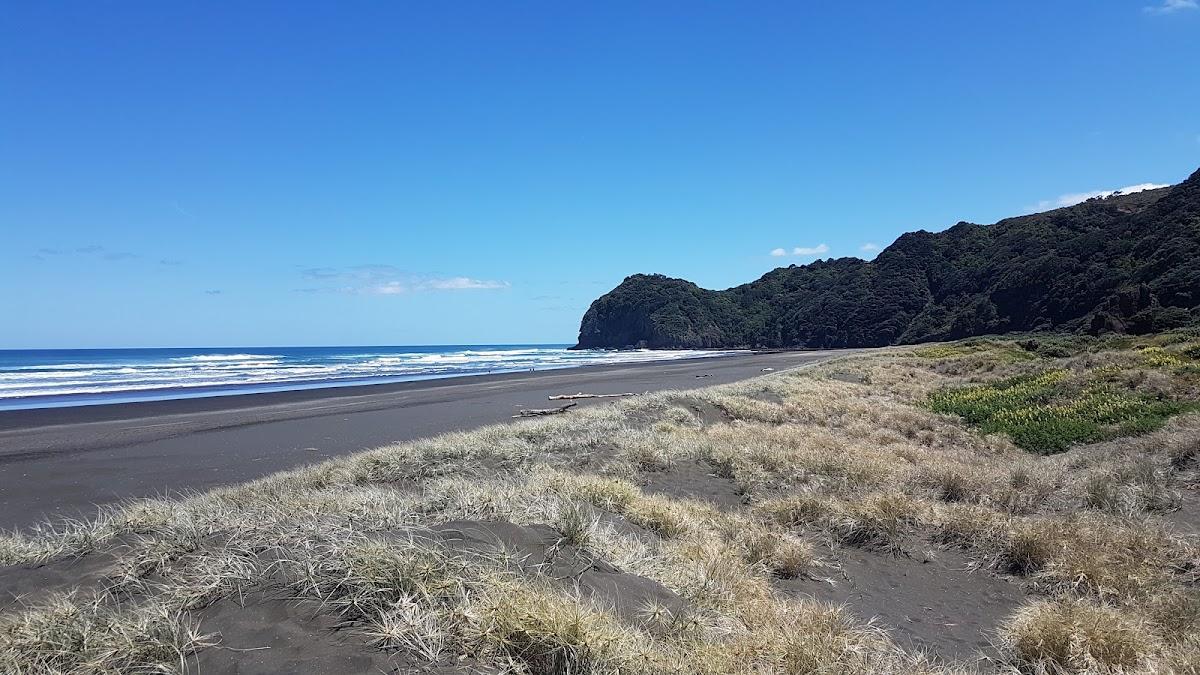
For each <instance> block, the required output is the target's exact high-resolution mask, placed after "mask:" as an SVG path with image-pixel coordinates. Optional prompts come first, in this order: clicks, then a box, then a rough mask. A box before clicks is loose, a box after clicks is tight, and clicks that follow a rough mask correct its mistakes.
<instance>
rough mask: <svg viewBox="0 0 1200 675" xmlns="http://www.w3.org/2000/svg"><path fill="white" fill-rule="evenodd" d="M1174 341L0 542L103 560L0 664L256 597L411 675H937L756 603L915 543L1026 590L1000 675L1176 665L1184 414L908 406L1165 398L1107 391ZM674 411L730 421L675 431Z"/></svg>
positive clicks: (987, 362) (404, 465) (1139, 381)
mask: <svg viewBox="0 0 1200 675" xmlns="http://www.w3.org/2000/svg"><path fill="white" fill-rule="evenodd" d="M994 345H1000V346H999V347H995V346H994ZM1186 347H1187V346H1186V345H1184V346H1180V347H1177V348H1176V347H1168V348H1167V349H1175V350H1176V351H1178V354H1180V355H1177V354H1176V352H1175V351H1172V352H1169V354H1168V356H1170V357H1171V358H1167V357H1164V356H1163V355H1161V354H1157V352H1156V353H1154V354H1151V355H1149V356H1147V355H1145V354H1133V355H1130V354H1120V353H1104V352H1101V353H1096V354H1088V355H1084V356H1077V357H1067V358H1053V359H1047V358H1042V357H1036V358H1034V357H1029V358H1025V357H1023V356H1022V357H1020V358H1018V355H1019V352H1018V351H1017V350H1016V348H1015V347H1012V346H1011V344H1008V343H994V344H993V346H992V347H987V346H985V347H983V348H977V347H971V348H970V349H967V350H957V351H956V350H954V349H951V350H950V351H949V352H946V353H945V354H942V353H941V352H936V353H933V352H927V353H925V355H916V356H914V355H913V354H912V353H911V352H910V351H909V350H889V351H886V352H880V353H876V354H874V355H870V356H865V357H855V358H850V359H843V360H840V361H838V362H835V363H830V364H826V365H823V366H820V367H817V368H810V369H805V370H800V371H795V372H785V373H777V374H773V375H771V376H767V377H763V378H758V379H756V380H752V381H748V382H744V383H740V384H737V385H730V386H724V387H714V388H710V389H705V390H699V391H692V392H688V393H686V394H680V393H672V392H666V393H660V394H654V395H646V396H642V397H637V398H636V399H628V400H622V401H619V402H616V403H613V404H611V405H606V406H602V407H595V408H588V409H585V410H580V411H576V412H573V413H572V414H571V415H570V416H564V417H562V418H547V419H538V420H530V421H523V422H521V423H518V424H513V425H498V426H493V427H486V428H483V429H479V430H476V431H471V432H462V433H454V434H447V435H443V436H439V437H437V438H432V439H426V440H421V441H416V442H412V443H405V444H400V445H395V446H390V447H385V448H380V449H376V450H372V451H369V452H365V453H361V454H359V455H355V456H353V457H348V458H345V459H340V460H335V461H331V462H326V463H323V464H320V465H316V466H312V467H308V468H304V469H301V470H298V471H292V472H287V473H282V474H278V475H275V476H271V477H267V478H264V479H261V480H257V481H253V482H250V483H247V484H244V485H240V486H233V487H229V488H224V489H219V490H215V491H212V492H209V493H205V494H201V495H195V496H192V497H189V498H186V499H180V500H167V499H156V500H143V501H138V502H134V503H131V504H126V505H123V506H120V507H116V508H111V509H106V510H104V511H102V512H101V513H99V514H98V515H97V517H96V518H93V519H89V520H83V521H64V522H60V523H57V524H54V525H46V526H44V527H42V528H40V529H37V530H33V531H30V532H27V533H24V534H9V535H5V536H3V537H0V564H29V563H36V562H44V561H50V560H54V559H58V558H63V557H68V556H79V555H86V554H89V553H91V552H95V551H101V550H104V551H115V553H114V555H116V557H117V559H118V561H119V565H118V572H117V574H116V575H115V578H114V579H113V580H112V582H113V583H111V584H110V585H109V586H107V587H106V589H105V590H103V591H97V592H96V593H95V594H94V597H92V596H88V595H84V594H83V592H79V593H76V594H73V595H66V596H49V597H42V598H32V599H30V600H29V603H30V604H29V605H28V606H25V607H22V608H20V609H15V610H8V611H6V613H5V614H3V615H2V616H0V670H2V671H5V672H9V671H12V672H30V673H42V672H71V671H78V672H124V671H130V670H138V669H140V670H148V671H149V670H154V669H160V670H168V671H169V670H180V669H186V668H187V667H188V663H189V655H191V654H193V653H194V652H195V651H196V650H197V649H200V648H202V647H203V646H204V645H205V638H204V636H203V635H201V634H200V632H199V631H198V630H197V629H196V628H195V627H194V625H193V624H192V623H190V622H189V620H188V612H189V611H190V610H194V609H197V608H202V607H204V606H205V605H207V604H209V603H211V602H213V601H214V600H216V599H218V598H221V597H225V596H228V595H231V594H237V593H241V592H243V591H244V590H245V589H248V588H251V587H255V586H262V585H267V584H275V585H283V586H286V587H287V588H288V589H290V592H291V593H293V594H294V595H295V597H297V598H307V599H309V600H310V601H312V602H315V603H319V605H320V606H321V607H323V610H324V611H327V612H331V613H335V614H337V615H339V616H341V617H343V618H344V619H345V620H346V621H347V622H349V623H350V625H352V626H354V627H355V630H357V631H358V633H359V635H361V636H362V637H363V638H364V639H365V640H367V641H368V642H369V643H370V644H372V645H374V646H375V647H376V648H380V649H386V650H392V651H402V652H405V653H406V654H408V655H410V656H411V657H415V658H420V659H424V660H427V661H430V662H442V661H448V660H453V659H456V658H458V657H470V658H472V659H476V660H478V661H480V662H482V663H487V664H491V665H493V666H495V667H497V668H500V669H508V670H511V671H514V672H529V673H551V672H555V673H557V672H564V673H565V672H570V673H617V672H620V673H663V672H685V673H735V672H736V673H812V672H848V673H868V672H899V671H906V672H914V671H915V672H926V671H933V670H936V669H937V668H935V667H934V666H933V665H931V662H930V661H928V660H927V659H926V658H925V657H924V656H923V655H920V654H914V653H909V652H905V651H904V650H902V649H900V648H899V647H898V646H897V645H896V643H895V642H894V641H893V640H892V639H891V638H890V637H889V636H888V635H887V633H886V632H885V631H883V630H881V629H879V628H878V627H875V626H873V625H870V624H864V623H861V622H858V621H856V620H854V619H853V618H852V616H851V615H850V613H848V612H847V611H846V610H845V609H843V608H838V607H832V606H828V605H823V604H821V603H817V602H814V601H809V600H803V599H797V598H793V597H787V596H785V595H782V594H781V593H780V592H779V591H778V590H777V586H776V580H777V579H780V578H791V577H797V576H800V577H803V576H815V575H818V574H820V573H822V568H823V567H824V566H825V565H827V564H828V561H825V560H822V557H821V555H820V554H819V553H818V551H819V550H821V549H820V548H819V547H818V546H815V545H814V542H824V543H823V544H822V546H824V545H828V543H832V544H834V545H837V546H861V547H868V548H872V549H882V550H885V551H890V552H892V553H895V554H897V555H904V554H905V553H906V552H907V551H908V550H909V549H910V548H912V547H913V546H924V545H926V543H927V542H928V541H936V542H941V543H942V544H944V545H949V546H955V547H959V548H961V549H963V550H964V551H965V552H967V554H968V555H970V556H972V557H973V558H974V559H975V560H976V561H977V562H978V564H979V565H981V566H990V567H991V568H992V569H995V570H998V571H1000V572H1003V573H1008V574H1013V575H1016V576H1018V577H1019V578H1021V579H1022V580H1023V581H1024V582H1025V583H1027V584H1029V585H1030V586H1031V587H1033V588H1036V589H1038V590H1039V592H1041V593H1043V594H1044V595H1043V598H1044V599H1040V600H1036V601H1032V602H1030V603H1029V604H1028V605H1026V606H1025V607H1023V608H1022V609H1021V610H1020V611H1019V612H1018V613H1017V614H1016V615H1014V616H1013V617H1011V619H1010V620H1009V621H1008V622H1007V623H1006V624H1005V625H1004V626H1002V627H1001V629H1000V630H999V631H998V633H997V635H996V636H995V639H996V641H997V644H998V646H999V648H1000V650H1001V656H1002V658H1003V659H1005V661H1004V664H1005V665H1004V667H1008V668H1014V669H1021V670H1031V671H1041V672H1059V671H1072V672H1074V671H1097V672H1106V671H1118V670H1123V671H1147V672H1151V671H1155V670H1166V669H1171V668H1174V669H1176V670H1181V671H1184V670H1187V668H1195V667H1196V663H1195V661H1194V659H1195V657H1194V654H1195V653H1196V649H1195V648H1196V647H1197V645H1200V598H1198V597H1197V593H1196V591H1195V587H1194V584H1195V581H1196V575H1197V574H1198V572H1197V570H1200V552H1198V551H1200V547H1198V545H1197V543H1196V541H1195V539H1194V538H1188V537H1185V536H1182V535H1180V534H1179V533H1177V532H1176V531H1175V530H1174V529H1173V528H1172V527H1171V526H1170V525H1169V524H1168V523H1167V521H1165V520H1164V519H1163V514H1167V513H1170V512H1171V511H1172V510H1173V509H1177V508H1178V507H1179V505H1180V504H1181V503H1182V501H1181V497H1180V495H1181V490H1183V489H1185V488H1184V483H1185V482H1186V481H1187V480H1189V476H1191V475H1192V473H1194V471H1195V466H1194V460H1195V455H1196V454H1197V453H1200V416H1196V415H1185V416H1181V417H1178V418H1175V419H1174V420H1172V421H1171V422H1169V423H1168V424H1167V426H1166V427H1165V428H1163V429H1161V430H1159V431H1156V432H1153V433H1150V434H1147V435H1144V436H1140V437H1136V438H1126V439H1119V440H1114V441H1108V442H1105V443H1101V444H1096V445H1092V446H1085V447H1077V448H1074V449H1072V450H1070V451H1068V452H1066V453H1063V454H1060V455H1055V456H1048V457H1039V456H1033V455H1030V454H1028V453H1026V452H1024V451H1022V450H1020V449H1018V448H1017V447H1016V446H1015V445H1013V443H1012V442H1011V441H1010V440H1009V439H1007V438H1005V437H1003V436H991V437H985V436H981V435H979V434H978V433H977V432H975V431H972V430H971V429H970V428H968V427H967V426H966V425H965V424H963V423H962V422H961V421H959V420H955V419H953V418H949V417H945V416H941V415H937V414H934V413H933V412H931V411H929V410H928V409H927V408H926V407H925V406H924V402H925V401H926V400H928V397H929V396H930V394H931V393H933V392H936V391H940V390H942V389H944V388H945V387H947V386H955V385H959V384H965V383H973V382H989V381H995V380H997V379H1002V378H1010V377H1013V376H1017V375H1032V374H1036V373H1037V372H1041V371H1044V370H1046V369H1048V368H1056V369H1066V370H1068V371H1071V372H1075V371H1080V372H1085V373H1093V374H1094V372H1097V371H1098V372H1100V376H1103V377H1108V376H1109V374H1111V376H1112V377H1116V378H1123V379H1121V382H1123V383H1124V384H1123V385H1122V386H1128V387H1131V388H1135V389H1136V388H1141V389H1138V391H1149V390H1150V389H1157V390H1164V389H1169V390H1170V391H1171V392H1172V395H1180V392H1182V391H1184V387H1185V385H1183V384H1180V382H1181V380H1179V377H1177V376H1176V375H1171V376H1170V377H1166V379H1164V378H1163V377H1159V376H1158V375H1153V374H1152V375H1148V376H1145V377H1141V376H1137V375H1130V374H1128V372H1127V371H1128V370H1129V369H1130V368H1140V369H1151V370H1152V371H1153V373H1159V374H1161V372H1162V369H1164V368H1168V369H1169V368H1177V367H1178V364H1176V360H1177V359H1178V360H1180V362H1182V359H1185V358H1190V357H1186V355H1184V352H1183V351H1180V350H1183V349H1185V348H1186ZM989 350H992V351H989ZM960 352H961V353H960ZM993 352H994V353H993ZM931 354H932V356H931ZM989 355H990V356H989ZM1150 357H1154V359H1155V360H1153V363H1151V362H1150V361H1148V360H1147V359H1149V358H1150ZM1122 368H1124V369H1125V370H1122ZM1104 369H1108V370H1104ZM1154 369H1158V370H1154ZM1110 371H1111V373H1110ZM1171 372H1175V371H1171ZM1181 372H1182V371H1181ZM831 376H835V377H831ZM1089 376H1091V375H1089ZM695 404H700V405H703V406H710V407H712V408H714V409H719V410H722V411H724V412H725V414H726V415H727V416H728V418H729V419H728V420H723V421H715V420H712V419H704V418H703V416H697V415H696V414H694V413H693V412H691V411H690V410H689V407H690V406H691V405H695ZM684 461H687V462H696V461H699V462H702V463H705V464H707V465H709V466H711V467H712V470H713V473H714V474H715V475H716V476H718V477H720V478H724V479H728V480H730V481H732V482H733V483H734V484H735V485H736V486H737V488H738V490H739V491H740V492H741V493H742V494H743V495H744V498H745V500H746V501H747V503H748V507H747V508H744V509H732V510H720V509H718V508H716V507H715V506H713V505H710V504H708V503H707V502H703V501H694V500H688V499H679V498H672V497H668V496H664V495H660V494H654V493H650V492H647V491H646V490H644V489H643V488H642V479H643V477H645V476H647V475H648V474H652V473H656V472H661V471H666V470H670V469H671V468H672V467H675V466H677V465H678V464H679V463H681V462H684ZM714 480H718V478H714ZM1193 480H1194V479H1193ZM460 520H480V521H508V522H511V523H515V524H517V525H532V524H549V525H550V526H551V527H553V528H554V529H555V530H556V531H557V532H558V533H559V535H560V537H561V538H560V540H559V542H558V544H556V547H571V548H573V549H577V550H581V551H586V552H587V553H588V555H591V556H595V557H596V558H597V559H601V560H604V561H607V562H608V563H610V564H612V565H614V566H615V567H616V568H618V569H620V570H622V571H624V572H628V573H630V574H634V575H638V576H641V577H644V578H646V579H650V580H653V581H655V582H657V583H658V584H661V586H662V587H665V588H666V589H669V590H670V591H671V592H673V593H674V594H676V595H677V596H678V597H679V599H680V602H681V603H682V604H681V605H680V606H679V607H666V606H663V605H661V604H658V603H657V602H648V603H647V604H646V606H644V607H640V608H638V611H637V612H635V613H633V614H632V615H630V614H629V613H627V612H626V613H622V612H617V611H616V609H615V608H614V607H610V606H607V605H605V604H604V603H603V602H600V601H599V600H598V599H597V598H596V597H593V596H591V595H588V594H586V593H583V592H582V591H581V590H580V589H579V588H577V587H575V586H573V585H572V584H571V583H570V580H564V579H559V578H551V577H549V576H547V575H546V574H545V572H544V571H542V570H540V569H538V568H536V567H533V568H531V567H530V566H528V565H526V564H524V563H523V561H522V560H521V559H520V557H519V556H515V555H514V554H512V553H511V552H507V551H499V552H496V553H494V554H489V555H483V556H472V557H464V556H462V555H458V554H455V553H453V552H452V551H450V550H448V549H446V548H445V547H444V546H443V545H441V544H440V543H439V541H438V540H437V538H436V537H434V536H432V535H431V534H430V530H429V529H428V528H430V527H433V526H436V525H438V524H440V523H447V522H451V521H460ZM118 545H119V546H120V548H119V550H118V549H116V548H115V547H117V546H118ZM680 607H682V609H681V608H680ZM81 645H86V647H85V646H81ZM14 664H21V667H20V668H17V666H16V665H14Z"/></svg>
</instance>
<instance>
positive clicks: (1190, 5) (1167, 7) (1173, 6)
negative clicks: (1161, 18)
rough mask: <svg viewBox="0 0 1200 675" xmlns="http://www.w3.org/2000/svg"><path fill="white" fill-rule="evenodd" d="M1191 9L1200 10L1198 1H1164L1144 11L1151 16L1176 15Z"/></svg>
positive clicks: (1145, 8)
mask: <svg viewBox="0 0 1200 675" xmlns="http://www.w3.org/2000/svg"><path fill="white" fill-rule="evenodd" d="M1189 9H1200V2H1197V0H1163V1H1162V2H1160V3H1159V4H1157V5H1147V6H1145V7H1143V8H1142V11H1144V12H1148V13H1150V14H1174V13H1175V12H1182V11H1186V10H1189Z"/></svg>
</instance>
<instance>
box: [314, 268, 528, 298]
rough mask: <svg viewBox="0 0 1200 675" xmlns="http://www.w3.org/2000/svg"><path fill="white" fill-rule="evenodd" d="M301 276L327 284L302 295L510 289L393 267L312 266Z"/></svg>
mask: <svg viewBox="0 0 1200 675" xmlns="http://www.w3.org/2000/svg"><path fill="white" fill-rule="evenodd" d="M300 276H301V277H303V278H304V279H306V280H308V281H315V282H319V283H323V284H326V285H325V286H318V287H309V288H300V289H296V290H297V291H298V292H301V293H330V292H334V293H354V294H359V295H403V294H406V293H415V292H421V291H474V290H495V289H503V288H509V287H511V284H510V283H509V282H507V281H497V280H492V279H475V278H473V277H434V276H421V275H415V274H409V273H406V272H404V271H402V270H400V268H398V267H395V266H393V265H356V266H353V267H340V268H339V267H309V268H306V269H303V270H301V271H300Z"/></svg>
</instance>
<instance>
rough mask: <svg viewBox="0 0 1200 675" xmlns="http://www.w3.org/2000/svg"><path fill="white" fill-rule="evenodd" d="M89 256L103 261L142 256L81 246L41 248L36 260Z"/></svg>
mask: <svg viewBox="0 0 1200 675" xmlns="http://www.w3.org/2000/svg"><path fill="white" fill-rule="evenodd" d="M72 254H74V255H87V256H97V257H99V258H101V259H103V260H134V259H135V258H140V257H141V256H140V255H138V254H136V253H130V252H128V251H112V250H109V249H107V248H105V247H103V246H101V245H99V244H88V245H87V246H79V247H77V248H75V249H74V250H70V249H65V248H39V249H38V251H37V253H36V254H34V256H33V257H34V258H36V259H38V260H45V259H46V256H65V255H72Z"/></svg>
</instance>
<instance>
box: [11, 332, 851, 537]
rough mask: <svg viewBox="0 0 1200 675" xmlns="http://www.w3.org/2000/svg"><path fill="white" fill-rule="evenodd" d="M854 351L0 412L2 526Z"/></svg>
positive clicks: (742, 376)
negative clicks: (561, 400) (559, 402)
mask: <svg viewBox="0 0 1200 675" xmlns="http://www.w3.org/2000/svg"><path fill="white" fill-rule="evenodd" d="M848 353H849V352H846V351H813V352H782V353H764V354H748V355H738V356H729V357H717V358H709V359H693V360H686V361H675V362H669V363H662V362H659V363H645V364H633V365H619V366H591V367H583V368H572V369H566V370H551V371H541V372H533V373H509V374H500V375H482V376H472V377H457V378H448V379H444V380H430V381H422V382H407V383H400V384H383V385H369V386H358V387H345V388H337V389H318V390H303V391H291V392H279V393H269V394H248V395H242V396H221V397H212V398H200V399H182V400H175V401H156V402H147V403H126V404H113V405H104V406H83V407H76V408H54V409H40V410H20V411H5V412H0V528H3V529H11V528H23V527H27V526H29V525H31V524H33V523H35V522H37V521H39V520H41V519H43V518H46V517H54V516H76V515H80V514H87V513H90V512H91V511H92V510H93V509H94V508H95V506H97V505H101V504H106V503H112V502H114V501H119V500H122V499H127V498H132V497H144V496H152V495H157V494H164V493H166V494H176V493H180V492H186V491H199V490H206V489H209V488H212V487H214V486H218V485H223V484H229V483H238V482H242V481H246V480H251V479H254V478H257V477H260V476H264V475H267V474H270V473H273V472H275V471H280V470H283V469H290V468H294V467H297V466H300V465H304V464H309V463H313V462H318V461H321V460H323V459H326V458H329V457H334V456H338V455H345V454H349V453H353V452H357V451H360V450H365V449H368V448H372V447H377V446H380V445H384V444H387V443H391V442H395V441H403V440H409V439H413V438H420V437H423V436H430V435H434V434H438V433H442V432H447V431H453V430H460V429H469V428H473V427H478V426H481V425H484V424H490V423H494V422H502V421H508V420H509V419H510V418H511V416H512V415H513V414H515V413H516V411H518V410H520V409H521V408H545V407H549V406H551V405H552V404H551V403H550V402H548V401H547V398H546V397H547V396H548V395H551V394H571V393H576V392H589V393H621V392H639V393H640V392H645V391H658V390H663V389H686V388H692V387H699V386H708V385H713V384H721V383H725V382H734V381H737V380H741V379H745V378H748V377H753V376H755V375H759V374H760V373H761V372H762V369H763V368H773V369H775V370H782V369H785V368H791V367H795V366H798V365H803V364H808V363H813V362H816V361H820V360H825V359H829V358H833V357H836V356H841V355H844V354H848ZM699 375H708V377H698V376H699ZM604 402H606V400H605V399H600V400H591V401H589V400H583V401H579V404H580V405H581V406H582V405H596V404H603V403H604Z"/></svg>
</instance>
